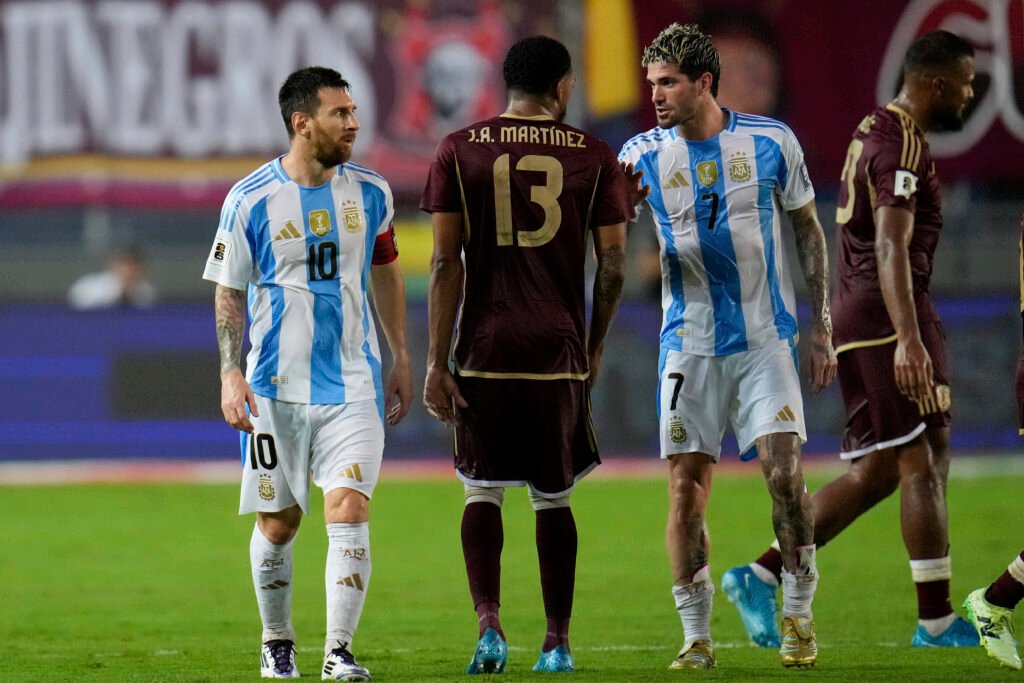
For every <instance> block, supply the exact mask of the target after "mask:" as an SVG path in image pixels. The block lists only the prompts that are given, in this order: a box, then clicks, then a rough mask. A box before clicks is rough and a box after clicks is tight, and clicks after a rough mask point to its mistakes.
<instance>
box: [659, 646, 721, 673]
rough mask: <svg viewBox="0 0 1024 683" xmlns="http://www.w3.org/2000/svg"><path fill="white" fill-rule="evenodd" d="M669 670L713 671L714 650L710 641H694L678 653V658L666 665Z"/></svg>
mask: <svg viewBox="0 0 1024 683" xmlns="http://www.w3.org/2000/svg"><path fill="white" fill-rule="evenodd" d="M668 668H670V669H714V668H715V648H713V647H712V646H711V641H710V640H695V641H693V642H692V643H689V644H687V645H686V647H684V648H683V649H682V650H680V651H679V656H678V657H676V658H675V661H673V662H672V663H671V664H669V665H668Z"/></svg>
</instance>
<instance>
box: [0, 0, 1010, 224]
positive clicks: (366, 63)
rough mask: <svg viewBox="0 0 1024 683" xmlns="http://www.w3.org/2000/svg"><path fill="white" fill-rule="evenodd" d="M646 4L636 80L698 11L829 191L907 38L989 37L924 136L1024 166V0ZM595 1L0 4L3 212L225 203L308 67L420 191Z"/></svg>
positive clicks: (642, 120) (603, 127)
mask: <svg viewBox="0 0 1024 683" xmlns="http://www.w3.org/2000/svg"><path fill="white" fill-rule="evenodd" d="M599 1H612V0H599ZM624 1H628V0H624ZM632 2H633V12H634V15H635V16H634V18H635V22H634V23H635V26H636V33H637V36H636V49H635V52H634V53H632V54H623V55H622V59H625V60H633V63H635V64H636V65H637V66H636V71H635V74H636V78H637V82H638V83H642V81H643V72H642V70H641V69H640V67H639V54H640V47H641V46H642V45H643V44H645V43H646V42H648V41H649V40H650V39H651V38H652V37H653V36H654V35H655V34H656V33H657V32H658V30H660V29H661V28H663V27H664V26H665V25H667V24H668V23H670V22H672V21H698V22H701V23H702V24H704V25H705V28H706V29H707V30H708V32H709V33H711V34H712V37H713V39H714V40H715V42H716V44H718V45H719V47H720V50H721V52H722V56H723V62H724V67H723V77H722V92H721V94H720V99H721V100H722V102H723V104H725V105H727V106H729V105H733V102H735V104H734V105H733V106H735V107H736V108H738V109H746V110H748V111H752V113H764V114H768V115H774V116H777V117H779V118H782V119H783V120H785V121H786V122H787V123H789V124H790V125H791V127H792V128H793V129H794V130H795V131H796V133H797V135H798V137H799V138H800V140H801V142H802V144H803V146H804V148H805V151H806V154H807V159H808V166H809V168H810V171H811V174H812V176H813V177H814V179H815V181H816V184H817V185H818V186H819V188H821V189H827V188H834V187H835V185H836V184H837V183H838V177H839V172H840V169H841V166H842V160H843V154H844V151H845V149H846V145H847V144H848V142H849V137H850V133H851V132H852V131H853V129H854V128H855V127H856V125H857V123H858V122H859V121H860V119H861V118H862V117H863V116H864V115H865V114H866V113H868V112H869V111H870V110H871V109H872V108H873V107H874V106H876V105H877V104H879V103H881V102H885V101H887V100H888V99H890V98H891V97H892V95H893V94H894V93H895V90H896V88H897V84H898V82H899V71H900V68H899V66H900V59H901V57H902V54H903V52H904V51H905V49H906V47H907V45H908V44H909V43H910V41H911V40H912V39H913V38H914V37H915V36H916V35H918V34H920V33H922V32H924V31H928V30H932V29H935V28H946V29H949V30H952V31H954V32H957V33H959V34H961V35H963V36H965V37H966V38H967V39H968V40H970V41H971V42H972V43H973V44H974V45H975V47H976V50H977V70H978V77H977V81H976V86H975V89H976V92H977V98H976V101H975V103H974V105H973V106H972V108H971V109H970V115H969V118H968V121H967V125H966V126H965V128H964V130H963V131H960V132H958V133H943V134H933V135H931V136H930V139H931V145H932V148H933V151H934V153H935V156H936V157H937V158H938V159H939V173H940V176H941V177H942V178H943V180H944V181H950V180H955V179H970V180H978V181H980V182H991V181H999V180H1007V181H1019V179H1020V178H1021V177H1024V155H1021V154H1020V153H1019V151H1020V150H1021V149H1022V147H1021V145H1022V143H1024V0H861V1H859V2H846V1H844V0H817V1H812V0H772V2H764V1H762V0H716V1H715V2H711V1H710V0H694V1H693V2H686V3H680V2H678V0H632ZM593 6H594V5H593V3H592V2H589V1H588V2H582V3H577V2H559V0H536V1H531V2H529V3H524V2H518V1H514V0H335V1H331V0H272V1H266V2H227V1H222V0H190V1H188V2H183V1H180V0H131V1H125V0H0V209H2V208H10V207H31V206H47V205H60V204H118V205H140V206H155V207H169V208H170V207H182V206H203V207H205V206H216V205H219V203H220V202H221V201H222V199H223V197H224V194H225V192H226V191H227V189H228V187H230V185H231V184H232V183H233V182H234V181H235V180H236V179H237V178H240V177H242V176H244V175H245V174H247V173H248V172H249V171H251V170H252V169H254V168H255V167H256V166H258V165H259V164H260V163H262V162H263V161H265V160H266V159H267V158H269V157H271V156H273V155H275V154H280V153H282V152H283V151H285V149H286V139H285V134H284V129H283V126H282V123H281V120H280V113H279V111H278V107H277V103H276V93H277V88H278V85H279V84H280V83H281V81H282V80H283V79H284V77H285V76H286V75H287V74H288V73H289V72H291V71H292V70H294V69H295V68H298V67H300V66H304V65H307V64H323V65H326V66H332V67H335V68H337V69H339V70H340V71H341V72H342V73H343V74H344V75H345V77H346V78H347V79H348V80H349V81H350V82H351V83H352V90H353V95H354V97H355V99H356V101H357V104H358V105H359V116H360V120H361V123H362V131H361V132H360V137H359V142H358V143H357V147H356V157H357V158H358V160H359V161H361V162H363V163H365V164H367V165H369V166H370V167H372V168H374V169H376V170H378V171H380V172H381V173H382V174H383V175H384V176H385V177H387V178H388V180H389V181H390V182H391V183H392V186H393V187H394V188H395V191H396V193H397V194H398V195H400V196H401V197H405V198H414V197H416V196H418V194H419V192H420V191H421V189H422V184H423V180H424V178H425V175H426V166H427V164H428V162H429V159H430V156H431V154H432V152H433V149H434V146H435V145H436V143H437V141H438V139H439V138H440V136H441V135H443V134H444V133H447V132H450V131H451V130H454V129H456V128H459V127H461V126H463V125H465V124H467V123H468V122H470V121H472V120H476V119H480V118H483V117H486V116H490V115H493V114H494V113H495V112H498V111H500V110H501V108H502V106H503V104H504V92H503V90H504V89H503V87H502V81H501V73H500V66H501V59H502V57H503V55H504V52H505V50H506V49H507V47H508V46H509V45H510V44H511V43H512V42H513V41H514V40H516V39H517V38H519V37H521V36H524V35H529V34H533V33H547V34H549V35H556V36H559V37H561V38H562V39H563V40H566V42H567V43H569V44H570V46H571V48H572V49H573V50H574V52H575V53H576V54H577V55H579V54H580V49H579V48H580V47H581V46H580V44H579V41H580V37H581V35H582V34H583V32H582V31H581V28H580V27H578V26H577V24H579V23H580V22H566V23H565V25H566V26H573V29H572V34H571V35H559V26H560V21H561V18H562V17H564V16H566V10H567V9H569V10H572V11H571V12H569V16H572V12H576V13H580V12H583V13H585V11H586V8H588V7H591V8H592V7H593ZM527 7H528V10H527V9H526V8H527ZM627 16H628V14H627ZM583 19H584V23H585V20H586V17H585V16H584V17H583ZM627 30H628V31H632V27H623V26H610V27H609V26H590V27H589V30H588V31H587V33H586V35H587V36H588V37H589V38H590V39H591V40H596V41H599V42H600V40H601V38H600V36H601V35H602V31H604V32H605V34H606V35H607V32H608V31H611V32H618V34H619V35H621V34H622V32H623V31H627ZM612 42H613V41H607V42H602V43H600V44H599V45H597V48H602V47H609V49H610V45H611V43H612ZM618 43H619V44H621V41H618ZM592 49H595V48H593V46H592ZM627 51H628V50H627ZM576 61H577V64H583V63H584V61H583V60H582V59H579V58H577V60H576ZM580 68H581V70H582V67H580ZM587 76H588V78H587V79H586V82H587V83H589V84H591V85H592V87H595V88H596V87H598V86H599V85H600V84H601V83H602V80H601V78H602V76H601V74H588V75H587ZM617 78H618V77H617ZM613 80H615V79H613ZM595 84H597V85H595ZM610 87H615V83H611V86H610ZM631 91H632V90H631ZM641 92H643V90H642V89H641ZM575 106H576V107H583V106H585V100H584V99H583V98H580V99H578V100H577V101H576V103H575ZM592 124H593V126H594V129H595V130H596V131H597V132H598V133H599V134H601V135H603V136H605V137H606V138H607V139H608V141H609V142H610V143H612V144H613V145H615V144H618V143H621V142H622V141H623V140H624V139H625V138H626V137H628V134H631V133H634V132H636V131H637V130H640V129H644V128H649V127H651V126H652V125H653V114H652V110H651V106H650V104H649V102H647V101H646V95H641V96H640V98H639V99H638V101H637V102H636V104H635V114H634V113H631V112H629V111H627V112H625V116H618V117H617V119H616V120H615V122H614V126H612V127H609V125H608V124H609V122H608V121H602V120H593V121H592Z"/></svg>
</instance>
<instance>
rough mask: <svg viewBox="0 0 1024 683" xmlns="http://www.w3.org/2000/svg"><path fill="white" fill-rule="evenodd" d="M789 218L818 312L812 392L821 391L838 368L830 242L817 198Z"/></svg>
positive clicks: (813, 335)
mask: <svg viewBox="0 0 1024 683" xmlns="http://www.w3.org/2000/svg"><path fill="white" fill-rule="evenodd" d="M789 217H790V218H791V219H792V220H793V232H794V233H795V234H796V249H797V254H798V255H799V257H800V268H801V269H802V270H803V272H804V279H805V280H806V281H807V289H808V291H809V292H810V295H811V310H813V311H814V320H813V321H812V325H811V340H810V342H811V355H810V360H811V363H810V368H809V372H810V383H811V391H812V392H813V393H818V392H819V391H821V390H822V389H824V388H825V387H827V386H828V385H829V383H830V382H831V381H832V379H833V378H834V377H835V375H836V369H837V364H836V354H835V350H834V349H833V347H832V313H831V311H830V309H829V274H828V251H827V250H828V245H827V244H826V242H825V231H824V230H822V229H821V223H820V222H819V221H818V211H817V209H816V208H815V205H814V200H813V199H812V200H811V201H809V202H807V204H805V205H803V206H802V207H800V208H799V209H794V210H793V211H790V212H789Z"/></svg>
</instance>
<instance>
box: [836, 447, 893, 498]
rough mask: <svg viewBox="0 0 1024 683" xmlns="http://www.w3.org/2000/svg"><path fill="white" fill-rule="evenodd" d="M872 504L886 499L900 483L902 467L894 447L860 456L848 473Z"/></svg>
mask: <svg viewBox="0 0 1024 683" xmlns="http://www.w3.org/2000/svg"><path fill="white" fill-rule="evenodd" d="M846 476H847V477H849V478H850V479H852V480H853V481H854V482H855V483H856V485H857V487H858V488H859V489H860V491H862V493H863V499H864V500H867V501H870V503H871V504H872V505H874V504H875V503H878V502H880V501H882V500H885V499H886V498H888V497H889V496H890V495H892V493H893V491H895V490H896V489H897V488H898V487H899V485H900V468H899V467H898V464H897V457H896V454H895V453H894V452H893V449H884V450H881V451H876V452H874V453H870V454H868V455H865V456H863V457H862V458H858V459H857V460H854V461H853V464H852V465H850V470H849V472H847V474H846Z"/></svg>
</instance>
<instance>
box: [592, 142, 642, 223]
mask: <svg viewBox="0 0 1024 683" xmlns="http://www.w3.org/2000/svg"><path fill="white" fill-rule="evenodd" d="M600 146H601V173H600V176H599V177H598V180H597V190H596V195H595V197H594V210H593V213H592V214H591V220H590V223H591V227H597V226H601V225H615V224H616V223H624V222H625V221H627V220H629V219H630V218H632V217H633V207H631V206H630V205H629V186H628V185H627V183H626V174H625V173H623V172H622V167H621V166H620V165H619V162H618V160H617V159H616V158H615V155H614V154H613V153H612V150H611V149H609V148H608V145H606V144H604V143H603V142H602V143H600Z"/></svg>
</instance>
